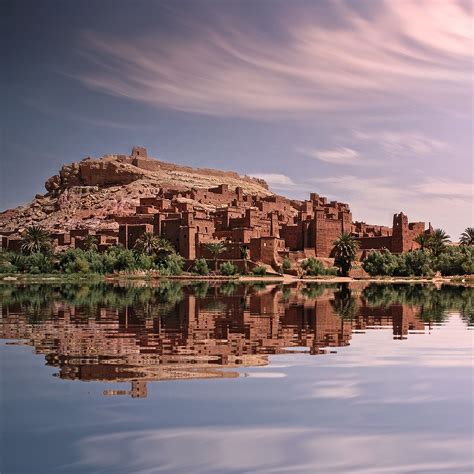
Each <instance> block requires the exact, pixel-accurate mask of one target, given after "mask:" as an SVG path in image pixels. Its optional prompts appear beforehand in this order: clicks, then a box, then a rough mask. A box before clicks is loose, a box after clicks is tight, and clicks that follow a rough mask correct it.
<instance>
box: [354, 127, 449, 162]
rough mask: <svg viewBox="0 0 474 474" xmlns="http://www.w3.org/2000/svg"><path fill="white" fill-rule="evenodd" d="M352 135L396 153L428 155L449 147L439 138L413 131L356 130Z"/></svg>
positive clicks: (388, 151)
mask: <svg viewBox="0 0 474 474" xmlns="http://www.w3.org/2000/svg"><path fill="white" fill-rule="evenodd" d="M352 135H353V137H354V138H356V139H357V140H361V141H367V142H371V143H374V144H376V145H377V146H378V147H380V148H381V149H382V150H383V151H385V152H387V153H390V154H396V155H405V154H408V155H417V156H419V155H428V154H431V153H434V152H438V151H443V150H446V148H447V145H446V144H445V143H443V142H441V141H439V140H435V139H433V138H430V137H427V136H425V135H423V134H420V133H413V132H393V131H389V130H383V131H371V132H367V131H360V130H354V131H353V132H352Z"/></svg>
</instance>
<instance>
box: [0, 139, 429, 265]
mask: <svg viewBox="0 0 474 474" xmlns="http://www.w3.org/2000/svg"><path fill="white" fill-rule="evenodd" d="M178 172H179V173H182V174H183V173H184V175H186V173H191V174H192V173H194V174H192V176H194V177H196V176H201V177H202V176H203V175H205V174H206V170H205V169H198V170H195V169H193V168H189V167H182V166H178V165H174V164H172V163H165V162H162V161H158V160H155V159H152V158H149V157H148V153H147V150H146V149H145V148H142V147H134V148H133V149H132V153H131V155H106V156H104V157H102V158H101V159H99V160H93V159H89V158H88V159H85V160H82V161H81V162H80V163H78V164H77V163H73V164H72V165H70V166H66V167H63V170H62V171H61V173H60V175H59V176H54V177H52V178H50V179H49V180H48V181H47V183H46V185H47V186H46V187H47V189H48V190H49V192H50V194H51V196H53V195H58V196H59V198H58V205H59V207H61V206H62V205H63V204H64V203H66V202H67V199H74V196H75V194H74V193H73V191H74V190H76V191H77V189H79V188H80V189H81V190H83V188H84V189H85V188H87V193H89V194H90V193H92V196H94V193H96V192H99V193H100V192H101V191H100V189H109V188H110V187H111V186H118V188H117V187H116V188H114V193H118V192H119V191H120V189H121V188H120V187H123V186H126V184H125V183H130V182H133V183H136V182H137V181H136V180H139V179H143V176H144V175H146V173H158V174H160V173H171V174H173V173H178ZM208 173H209V174H212V176H213V179H214V181H215V180H219V179H220V177H222V180H223V181H224V180H226V179H227V180H229V179H230V180H231V182H234V183H241V186H238V185H236V186H231V185H229V184H228V183H222V184H218V185H217V186H213V187H207V188H205V187H193V186H192V180H191V185H187V186H180V187H176V188H174V187H169V186H166V185H163V186H161V187H159V186H153V187H150V186H143V187H140V186H138V187H137V186H135V188H134V189H138V192H139V196H140V197H139V198H138V199H137V200H136V201H134V202H135V203H136V202H138V205H132V206H130V204H129V203H127V206H128V207H127V212H126V213H124V212H123V206H121V205H120V203H118V204H117V205H116V206H117V207H118V208H119V210H120V212H111V213H109V214H104V219H105V220H107V222H108V223H109V225H110V226H112V227H111V228H109V229H103V228H96V229H95V228H91V226H90V225H89V226H88V227H87V228H78V229H71V228H70V229H69V230H68V231H66V230H61V229H60V228H59V229H57V230H55V231H54V232H53V233H52V234H51V235H52V237H53V241H54V244H55V246H57V247H59V248H67V247H76V248H83V246H84V242H85V239H86V238H87V236H88V235H95V237H96V240H97V245H98V248H99V250H102V251H103V250H106V249H107V248H108V247H110V246H111V245H116V244H117V243H120V244H122V245H123V246H125V247H126V248H133V247H134V245H135V243H136V241H137V239H138V238H139V237H140V236H141V235H142V234H143V233H145V232H151V233H153V234H155V235H157V236H161V237H163V238H166V239H168V240H169V241H170V242H171V243H172V245H173V246H174V247H175V249H176V251H177V252H179V253H180V254H181V255H182V256H183V257H184V258H185V259H186V260H188V261H193V260H195V259H196V258H211V255H210V254H209V253H208V252H207V250H206V244H208V243H209V242H215V241H222V242H224V243H225V247H226V249H227V250H226V252H224V253H223V254H222V255H220V258H221V259H222V260H233V261H235V262H236V263H237V262H238V261H242V260H243V257H244V256H245V258H248V259H250V260H251V261H253V262H255V263H264V264H268V265H279V264H281V262H282V260H283V258H285V257H288V258H290V260H292V261H297V260H301V259H303V258H308V257H316V258H331V257H333V247H334V245H333V242H334V240H336V239H337V238H338V237H339V235H340V234H341V233H342V232H350V233H352V234H353V235H354V236H355V237H356V238H357V239H358V241H359V243H360V254H359V256H360V257H361V258H364V256H365V255H366V254H367V253H368V252H370V251H372V250H380V249H386V250H389V251H391V252H392V253H402V252H407V251H410V250H414V249H416V248H417V247H418V245H417V244H416V242H415V241H414V239H415V238H416V237H417V236H418V235H419V234H420V233H423V232H427V233H429V232H431V231H432V228H431V226H429V227H428V228H427V229H426V228H425V224H424V223H423V222H412V223H410V222H408V218H407V216H406V215H404V214H403V213H399V214H395V215H394V216H393V226H392V227H391V228H390V227H385V226H379V225H371V224H366V223H364V222H357V221H353V218H352V213H351V211H350V208H349V205H348V204H346V203H341V202H338V201H329V200H328V199H327V198H326V197H323V196H320V195H319V194H317V193H311V194H310V196H309V199H307V200H303V201H300V200H290V199H288V198H286V197H284V196H278V195H275V194H271V193H270V191H268V187H266V184H265V183H263V182H261V181H259V180H256V179H255V178H249V177H240V176H239V175H238V174H236V173H232V172H220V171H218V170H208ZM160 176H161V175H160ZM190 176H191V175H190ZM232 180H234V181H232ZM165 182H166V180H165ZM58 183H59V184H58ZM58 186H59V187H58ZM61 186H62V188H61ZM249 186H250V187H249ZM252 186H253V187H252ZM255 186H258V189H259V190H260V192H251V191H249V189H250V190H251V189H256V188H255ZM92 188H94V189H92ZM96 188H98V189H99V191H97V190H96ZM76 191H74V192H76ZM81 192H82V191H81ZM114 199H115V201H117V199H116V198H114ZM82 212H84V213H85V215H84V218H86V219H87V218H88V214H90V212H89V213H87V212H86V211H82ZM100 212H102V211H100ZM1 234H2V241H1V242H2V247H3V248H5V247H6V248H8V249H12V250H19V248H20V246H21V240H20V239H19V236H18V235H17V234H13V235H11V233H9V232H3V231H1Z"/></svg>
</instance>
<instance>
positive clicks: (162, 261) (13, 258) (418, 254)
mask: <svg viewBox="0 0 474 474" xmlns="http://www.w3.org/2000/svg"><path fill="white" fill-rule="evenodd" d="M416 241H417V242H418V244H419V245H420V249H419V250H414V251H411V252H407V253H404V254H392V253H390V252H389V251H388V250H382V251H372V252H370V253H369V254H368V255H367V256H366V258H365V259H364V260H363V262H362V268H363V269H364V270H365V271H366V272H367V273H368V274H369V275H370V276H373V277H432V276H434V275H435V274H437V273H438V274H440V275H442V276H455V275H472V274H474V245H473V242H474V229H473V228H467V229H466V230H465V232H463V234H462V236H461V239H460V245H457V246H453V245H449V236H448V235H447V234H446V233H445V232H444V231H442V230H440V229H437V230H435V231H434V232H433V234H431V235H427V234H421V235H420V236H419V237H418V238H417V239H416ZM82 246H83V248H82V249H67V250H64V251H62V252H54V249H53V246H52V245H51V240H50V238H49V235H48V234H47V233H46V232H45V231H44V230H42V229H41V228H38V227H31V228H29V229H27V231H26V233H25V236H24V240H23V243H22V246H21V253H16V252H10V251H3V252H0V273H1V274H4V275H5V274H12V275H14V274H25V275H55V274H57V275H66V276H78V277H79V276H81V275H89V274H90V275H110V274H128V275H133V274H142V275H143V274H144V273H145V274H148V275H150V276H180V275H183V276H184V275H196V276H201V277H206V276H209V277H213V276H223V277H236V276H237V275H239V274H240V273H243V274H249V275H251V276H254V277H264V276H268V275H269V272H268V269H267V268H266V267H264V266H254V267H253V268H249V269H248V271H245V270H246V269H247V267H248V260H245V265H244V267H243V268H241V269H239V267H238V266H237V265H236V264H235V263H233V262H227V261H224V262H222V261H220V262H219V261H218V257H219V255H220V254H222V253H223V252H224V251H225V246H224V244H223V243H222V242H218V243H210V244H208V245H207V250H208V252H209V254H210V255H211V257H212V260H211V261H210V264H209V262H208V261H207V260H206V259H202V258H201V259H197V260H196V261H194V263H192V264H190V265H189V268H187V267H186V266H185V260H184V259H183V258H182V257H181V256H180V255H179V254H178V253H177V252H176V251H175V249H174V248H173V246H172V245H171V243H170V242H169V241H167V240H166V239H163V238H160V237H157V236H155V235H153V234H152V233H144V234H143V235H142V236H141V237H140V238H139V239H138V240H137V242H136V244H135V246H134V248H133V249H126V248H124V247H123V246H120V245H117V246H111V247H109V248H108V249H107V250H106V251H105V252H99V251H98V246H97V242H96V238H95V237H94V236H88V237H87V239H86V240H85V241H84V242H83V245H82ZM357 252H358V242H357V240H356V239H355V238H354V237H353V236H351V235H350V234H341V236H340V237H339V238H338V239H337V240H336V241H335V242H334V254H335V259H334V265H335V266H334V267H330V268H327V267H326V266H325V265H324V264H323V263H322V262H321V261H320V260H318V259H316V258H308V259H305V260H303V261H301V262H299V263H298V265H299V268H298V272H299V275H300V276H305V277H320V276H321V277H335V276H337V275H339V276H347V275H348V274H349V272H350V270H351V268H352V266H353V264H354V262H355V260H356V256H357ZM279 271H280V273H281V274H284V273H286V272H290V271H293V268H292V263H291V261H290V260H289V259H288V257H285V258H284V259H283V263H282V265H281V268H280V270H279ZM270 273H271V272H270Z"/></svg>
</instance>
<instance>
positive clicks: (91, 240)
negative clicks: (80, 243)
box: [84, 234, 97, 252]
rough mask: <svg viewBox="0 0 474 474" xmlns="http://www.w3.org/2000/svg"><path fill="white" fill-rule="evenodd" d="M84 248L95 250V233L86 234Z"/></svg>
mask: <svg viewBox="0 0 474 474" xmlns="http://www.w3.org/2000/svg"><path fill="white" fill-rule="evenodd" d="M84 250H90V251H93V252H95V251H97V237H96V236H95V235H91V234H89V235H87V236H86V238H85V239H84Z"/></svg>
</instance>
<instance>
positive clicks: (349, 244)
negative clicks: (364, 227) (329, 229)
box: [333, 232, 359, 276]
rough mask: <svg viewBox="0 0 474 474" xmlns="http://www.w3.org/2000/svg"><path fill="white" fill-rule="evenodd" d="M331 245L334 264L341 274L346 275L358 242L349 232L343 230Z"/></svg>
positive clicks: (355, 254) (353, 258) (355, 256)
mask: <svg viewBox="0 0 474 474" xmlns="http://www.w3.org/2000/svg"><path fill="white" fill-rule="evenodd" d="M333 245H334V250H333V252H334V256H335V259H334V264H335V265H336V266H337V267H339V272H340V274H341V276H347V275H348V274H349V271H350V269H351V268H352V262H353V261H354V260H355V259H356V258H357V250H358V249H359V243H358V242H357V240H356V239H355V238H354V237H353V236H352V235H351V234H350V233H349V232H343V233H342V234H341V235H340V236H339V237H338V238H337V239H336V240H335V241H334V242H333Z"/></svg>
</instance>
